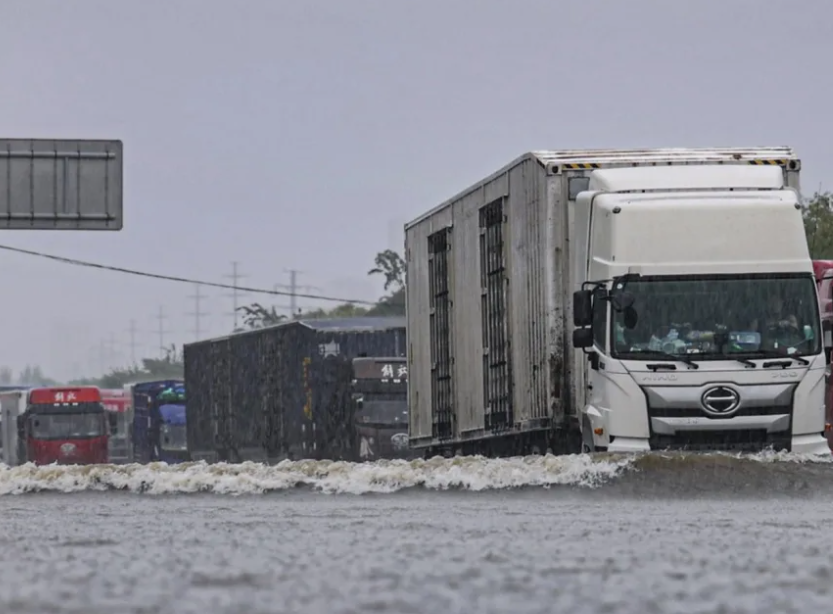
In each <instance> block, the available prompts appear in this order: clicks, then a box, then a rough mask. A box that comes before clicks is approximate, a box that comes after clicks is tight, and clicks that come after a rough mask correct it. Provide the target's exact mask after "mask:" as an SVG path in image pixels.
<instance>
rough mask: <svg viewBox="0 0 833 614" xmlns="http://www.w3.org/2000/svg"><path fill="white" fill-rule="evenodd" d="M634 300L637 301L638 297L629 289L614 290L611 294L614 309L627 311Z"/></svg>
mask: <svg viewBox="0 0 833 614" xmlns="http://www.w3.org/2000/svg"><path fill="white" fill-rule="evenodd" d="M634 301H636V297H635V296H634V295H633V294H632V293H631V292H628V291H627V290H620V291H618V292H613V293H612V294H611V295H610V304H611V305H613V309H615V310H616V311H619V312H621V311H625V310H626V309H629V308H630V307H632V306H633V304H634Z"/></svg>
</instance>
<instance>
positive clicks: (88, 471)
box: [0, 452, 833, 495]
mask: <svg viewBox="0 0 833 614" xmlns="http://www.w3.org/2000/svg"><path fill="white" fill-rule="evenodd" d="M832 462H833V459H831V458H830V457H821V458H820V457H815V456H800V455H792V454H785V453H775V452H763V453H760V454H755V455H741V454H735V455H732V454H720V453H714V454H702V453H696V454H685V453H662V452H652V453H649V454H640V455H623V454H620V455H616V454H594V455H587V454H580V455H570V456H552V455H546V456H528V457H523V458H521V457H516V458H505V459H489V458H484V457H481V456H463V457H455V458H450V459H445V458H439V457H436V458H432V459H429V460H414V461H410V462H409V461H403V460H391V461H384V460H383V461H377V462H374V463H347V462H334V461H314V460H302V461H283V462H281V463H278V464H276V465H264V464H260V463H253V462H247V463H239V464H228V463H217V464H206V463H204V462H199V463H184V464H180V465H167V464H166V463H151V464H148V465H139V464H131V465H87V466H59V465H47V466H35V465H33V464H26V465H22V466H20V467H11V468H10V467H7V466H5V465H0V495H15V494H25V493H31V492H62V493H72V492H84V491H111V490H117V491H129V492H134V493H145V494H152V495H160V494H188V493H203V492H208V493H215V494H226V495H250V494H264V493H269V492H279V491H286V490H291V489H296V488H307V489H310V490H313V491H317V492H321V493H328V494H353V495H361V494H370V493H393V492H397V491H402V490H406V489H413V488H422V489H425V490H435V491H442V490H461V491H488V490H505V489H512V488H535V487H537V488H550V487H554V486H571V487H578V488H582V489H590V490H594V489H598V488H600V487H602V486H605V485H607V484H611V483H616V482H617V480H620V479H621V478H622V477H623V476H625V475H626V474H631V475H633V477H634V478H637V481H641V482H644V481H645V480H647V479H650V480H651V481H652V483H653V484H655V485H658V483H660V482H663V481H666V480H667V479H671V480H672V481H673V482H674V483H677V484H678V485H681V484H688V483H690V482H692V481H694V480H700V481H701V482H702V481H704V475H705V474H707V477H708V476H715V475H717V473H719V472H721V471H722V472H723V474H722V475H726V474H727V473H728V474H730V475H732V476H744V479H746V480H747V482H748V476H749V474H750V473H754V474H755V475H756V476H759V479H766V478H767V472H768V471H770V470H768V469H766V465H782V466H783V465H785V464H786V466H792V467H796V465H801V464H808V463H809V464H821V465H827V466H831V463H832ZM640 474H641V475H640ZM663 477H664V478H665V479H662V478H663Z"/></svg>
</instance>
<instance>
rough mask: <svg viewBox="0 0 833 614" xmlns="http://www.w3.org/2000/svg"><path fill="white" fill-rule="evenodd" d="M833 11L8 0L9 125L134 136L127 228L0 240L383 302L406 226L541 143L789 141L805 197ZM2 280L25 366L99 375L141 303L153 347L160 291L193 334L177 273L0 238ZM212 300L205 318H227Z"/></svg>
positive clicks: (212, 324) (18, 130)
mask: <svg viewBox="0 0 833 614" xmlns="http://www.w3.org/2000/svg"><path fill="white" fill-rule="evenodd" d="M831 23H833V2H828V1H823V0H818V1H816V2H812V1H799V0H797V1H795V2H792V3H789V4H788V3H780V2H775V0H749V1H744V0H713V1H705V0H699V1H698V2H693V1H691V2H687V1H676V2H669V1H668V0H653V1H650V0H630V1H628V2H621V1H614V0H610V1H607V2H605V1H602V0H599V1H595V2H594V1H585V2H580V3H579V2H572V3H570V2H558V1H555V0H540V1H539V0H529V1H528V0H504V1H498V0H465V1H464V0H423V1H421V2H415V1H410V2H406V1H404V0H399V1H398V0H376V1H371V0H350V1H344V0H338V1H336V0H333V1H327V2H325V1H314V0H307V1H304V2H287V1H283V0H271V1H258V0H245V1H242V0H238V1H235V2H232V1H231V0H228V1H224V2H220V1H218V0H214V1H212V0H191V1H185V0H182V1H174V0H142V1H141V2H139V1H134V2H128V1H127V0H102V1H93V0H72V1H71V2H68V1H67V0H49V1H47V0H2V2H0V40H2V49H3V53H2V55H0V88H2V89H0V126H2V129H0V136H2V137H21V138H36V137H37V138H118V139H121V140H123V142H124V152H125V168H124V172H125V225H124V230H122V231H121V232H100V233H90V232H63V233H56V232H32V231H6V232H5V236H3V237H0V243H2V244H7V245H14V246H19V247H25V248H28V249H36V250H42V251H46V252H50V253H55V254H60V255H65V256H70V257H75V258H80V259H86V260H93V261H97V262H102V263H107V264H113V265H116V266H122V267H128V268H137V269H142V270H147V271H152V272H159V273H167V274H173V275H180V276H187V277H193V278H198V279H205V280H211V281H226V282H228V281H229V280H228V279H227V278H226V279H224V278H223V276H224V275H229V274H230V273H231V271H232V269H231V262H232V261H233V260H236V261H239V263H240V265H239V266H240V271H241V272H242V273H244V274H246V275H247V277H246V278H245V279H243V280H241V281H240V283H241V284H243V283H245V284H247V285H254V286H259V287H265V288H272V287H273V285H274V284H276V283H281V284H287V283H288V282H289V276H288V273H287V270H288V269H300V270H301V271H303V273H301V274H299V278H298V279H299V283H301V284H304V285H309V286H315V287H317V290H315V291H314V292H315V293H321V294H328V295H336V296H349V297H355V298H360V299H372V298H375V297H376V296H378V295H379V293H380V292H381V285H380V284H379V283H377V282H375V281H373V280H370V279H368V277H367V275H366V272H367V270H368V269H369V268H370V267H371V266H372V261H373V256H374V255H375V253H376V252H377V251H379V250H382V249H385V248H387V247H397V248H398V247H400V246H401V244H402V241H403V238H402V232H401V226H402V224H403V223H404V222H405V221H407V220H408V219H410V218H412V217H415V216H416V215H418V214H419V213H421V212H423V211H424V210H426V209H428V208H430V207H432V206H434V205H436V204H437V203H439V202H440V201H442V200H444V199H445V198H447V197H449V196H451V195H452V194H454V193H456V192H457V191H459V190H461V189H463V188H464V187H466V186H467V185H469V184H471V183H473V182H474V181H476V180H477V179H479V178H480V177H481V176H484V175H486V174H488V173H490V172H492V171H494V170H496V169H497V168H498V167H499V166H502V165H503V164H504V163H506V162H508V161H509V160H510V159H512V158H514V157H516V156H518V155H519V154H521V153H523V152H525V151H528V150H531V149H558V148H583V147H637V146H639V147H660V146H716V145H726V146H743V145H791V146H793V147H795V148H796V149H797V150H798V152H799V153H800V155H801V157H802V159H803V179H802V181H803V188H804V191H805V192H806V193H812V192H813V191H815V190H816V189H818V187H819V185H820V184H823V185H826V186H827V187H830V186H831V184H833V150H831V146H830V127H831V123H830V115H831V108H833V86H831V79H833V72H831V61H833V42H832V41H831V34H830V24H831ZM0 274H1V275H2V279H3V283H4V287H5V294H4V295H3V300H2V310H3V315H2V318H0V322H2V341H3V343H2V352H0V364H8V365H10V366H12V367H14V368H15V369H20V368H21V367H22V366H23V365H24V364H26V363H40V364H41V365H42V366H43V368H44V370H45V371H46V372H47V374H49V375H52V376H54V377H59V378H66V377H70V376H77V375H80V374H82V373H83V374H97V373H96V372H97V371H99V370H100V369H101V368H102V359H105V362H117V363H118V362H124V361H126V360H127V359H129V357H130V353H131V348H130V346H129V340H130V337H129V334H128V330H129V326H130V321H131V320H134V321H135V323H136V326H137V328H138V329H139V334H137V339H136V340H137V344H138V346H139V347H137V348H136V352H137V354H138V355H139V356H143V355H145V356H146V355H155V354H158V353H159V350H158V347H159V337H158V334H157V333H156V332H155V331H156V329H157V328H158V325H157V321H156V320H155V319H154V316H155V315H156V314H157V313H158V311H159V309H160V307H162V308H163V309H164V313H165V315H166V319H165V322H164V324H165V329H166V331H167V332H166V333H165V336H164V341H165V343H166V344H168V343H177V344H181V343H182V342H186V341H188V340H190V339H192V338H193V332H191V331H193V328H194V319H193V317H191V316H187V315H185V314H186V313H187V312H192V311H194V303H193V300H190V299H188V298H187V297H188V295H192V294H193V287H191V286H188V285H181V284H177V283H172V282H161V281H152V280H145V279H141V278H135V277H129V276H125V275H120V274H117V273H109V272H103V271H98V270H88V269H81V268H76V267H71V266H67V265H62V264H57V263H53V262H49V261H41V260H37V259H35V258H32V257H29V256H22V255H15V254H11V253H8V252H0ZM308 291H310V292H312V291H311V290H308ZM204 295H205V298H204V299H203V303H202V310H203V311H205V312H207V314H208V315H207V316H206V317H205V318H204V319H203V321H202V323H201V326H202V328H203V335H204V336H214V335H220V334H224V333H226V332H228V331H229V330H230V329H231V326H232V319H231V316H230V315H228V313H229V312H230V311H231V299H230V298H228V297H225V296H223V291H218V290H213V289H206V290H205V291H204ZM245 299H246V300H248V301H252V300H261V299H259V298H258V297H256V296H254V295H249V296H247V297H245ZM240 300H241V302H242V301H243V300H244V299H243V298H242V297H241V299H240ZM267 302H268V299H267ZM279 303H280V304H287V302H286V301H279ZM299 304H300V305H301V306H309V305H310V304H311V303H310V301H304V300H301V301H300V302H299ZM111 337H112V338H113V339H114V340H115V349H116V352H117V354H118V355H116V356H112V357H108V356H107V355H104V356H102V351H101V346H102V343H103V342H106V341H108V340H109V339H111ZM105 354H106V353H105Z"/></svg>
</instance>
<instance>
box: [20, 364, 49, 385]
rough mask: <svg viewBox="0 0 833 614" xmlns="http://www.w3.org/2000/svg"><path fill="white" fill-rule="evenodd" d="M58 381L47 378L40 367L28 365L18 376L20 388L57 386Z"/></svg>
mask: <svg viewBox="0 0 833 614" xmlns="http://www.w3.org/2000/svg"><path fill="white" fill-rule="evenodd" d="M57 384H58V382H57V380H54V379H52V378H51V377H46V376H45V375H44V374H43V371H42V370H41V368H40V365H34V366H33V365H26V366H25V367H24V368H23V370H22V371H21V372H20V374H19V375H18V376H17V385H18V386H55V385H57Z"/></svg>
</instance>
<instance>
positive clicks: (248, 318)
mask: <svg viewBox="0 0 833 614" xmlns="http://www.w3.org/2000/svg"><path fill="white" fill-rule="evenodd" d="M375 264H376V266H375V267H374V268H372V269H370V270H369V271H368V272H367V274H368V275H382V276H384V278H385V291H388V290H390V289H391V288H393V291H392V292H390V293H389V294H387V295H385V296H383V297H382V298H380V299H379V300H378V301H377V302H376V304H375V305H372V306H370V307H369V308H368V307H362V306H360V305H356V304H355V303H342V304H341V305H336V306H335V307H333V308H332V309H323V308H319V309H313V310H312V311H307V312H305V313H301V314H298V315H295V316H293V319H295V320H312V319H316V318H360V317H363V316H403V315H405V261H404V260H403V258H402V256H400V255H399V254H397V253H396V252H395V251H393V250H391V249H387V250H385V251H383V252H379V253H378V254H376V258H375ZM237 309H238V311H240V312H242V313H243V326H242V327H240V328H238V329H237V330H235V331H234V332H240V331H243V330H253V329H257V328H263V327H265V326H274V325H275V324H280V323H281V322H286V321H287V320H288V319H289V317H288V316H286V315H284V314H281V313H278V312H277V308H276V307H274V306H272V307H265V306H263V305H261V304H260V303H253V304H251V305H244V306H242V307H238V308H237Z"/></svg>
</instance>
